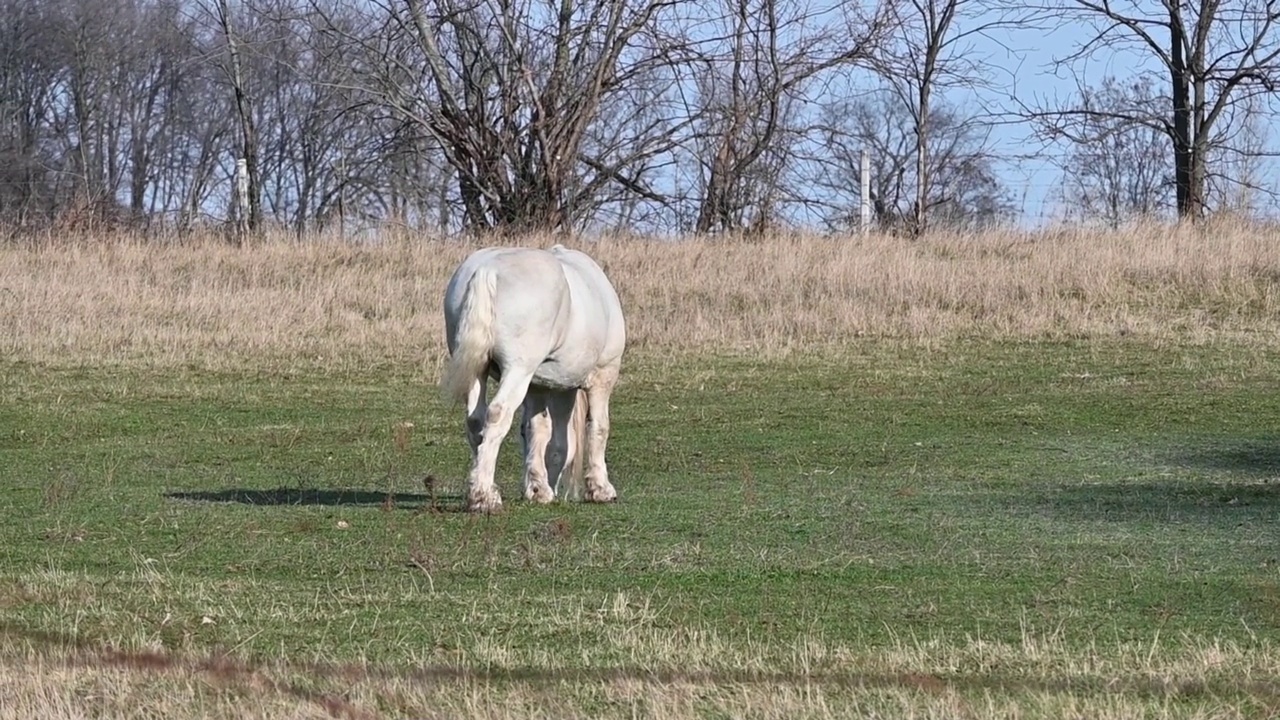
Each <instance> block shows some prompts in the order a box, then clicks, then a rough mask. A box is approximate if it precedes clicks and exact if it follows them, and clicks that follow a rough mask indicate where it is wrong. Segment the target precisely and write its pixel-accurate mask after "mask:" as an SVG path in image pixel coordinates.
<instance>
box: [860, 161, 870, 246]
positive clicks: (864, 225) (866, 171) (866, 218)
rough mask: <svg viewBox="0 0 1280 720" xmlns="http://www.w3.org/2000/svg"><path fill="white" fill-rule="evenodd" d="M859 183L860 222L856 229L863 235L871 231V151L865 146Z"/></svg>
mask: <svg viewBox="0 0 1280 720" xmlns="http://www.w3.org/2000/svg"><path fill="white" fill-rule="evenodd" d="M858 180H859V184H860V185H861V186H862V188H861V190H860V192H861V195H860V200H861V205H862V207H861V210H862V217H861V220H862V222H861V223H860V224H859V226H858V229H859V230H860V231H861V232H862V234H863V235H867V234H869V233H870V232H871V153H869V152H867V150H866V149H865V148H863V150H862V169H861V172H859V173H858Z"/></svg>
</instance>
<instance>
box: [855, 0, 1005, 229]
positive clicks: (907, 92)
mask: <svg viewBox="0 0 1280 720" xmlns="http://www.w3.org/2000/svg"><path fill="white" fill-rule="evenodd" d="M892 7H893V11H894V23H893V25H892V32H891V39H890V43H889V46H888V50H887V52H886V53H885V54H884V56H883V58H882V59H881V61H880V62H879V68H880V71H881V75H882V77H883V79H884V82H885V84H886V86H887V87H888V88H889V89H890V90H891V92H892V94H893V96H894V97H895V98H896V99H897V101H898V102H899V103H901V105H902V107H903V108H904V109H905V110H906V111H907V116H908V117H909V118H910V124H911V131H912V135H913V136H914V140H915V142H914V145H915V147H914V148H913V152H914V154H915V165H916V167H915V171H914V173H913V174H914V177H915V188H914V195H915V199H914V200H913V203H912V207H911V214H910V217H911V226H910V229H911V232H912V233H914V234H919V233H922V232H924V231H925V230H926V229H927V227H928V223H929V215H930V212H931V211H932V210H933V208H932V206H931V205H930V202H936V201H938V196H937V195H936V194H935V193H934V192H933V188H932V185H933V184H934V168H936V167H938V164H937V163H935V162H933V160H932V159H931V158H930V157H929V153H930V151H931V150H933V148H934V144H933V143H932V142H931V141H930V137H929V135H930V134H931V133H932V132H933V128H932V127H931V126H930V121H931V120H933V119H935V118H939V119H945V121H947V122H956V121H960V120H962V121H963V122H965V123H971V124H979V123H982V122H984V121H983V120H982V119H980V118H979V117H977V116H976V115H969V116H965V117H963V118H962V117H960V116H958V115H956V114H955V113H952V112H942V113H936V114H935V113H934V111H933V104H934V102H935V98H936V97H938V96H939V95H941V94H944V93H946V92H948V91H952V90H956V89H959V88H966V89H972V88H976V87H981V86H984V85H986V84H987V83H989V82H990V80H991V78H990V73H989V70H988V68H990V67H991V65H990V64H989V63H988V62H987V61H988V60H989V58H988V57H987V56H986V54H984V53H982V52H980V51H979V48H978V44H977V41H978V40H979V39H981V38H984V37H989V36H990V34H991V33H992V32H994V31H997V30H1001V29H1007V28H1014V27H1021V28H1025V27H1027V26H1028V25H1029V23H1030V19H1029V18H1028V17H1026V13H1025V12H1023V11H1021V10H1015V9H1012V8H1010V7H1008V6H1002V5H1000V4H997V3H996V2H995V0H906V1H905V2H902V3H898V4H895V5H893V6H892ZM947 131H948V132H951V133H953V135H955V134H959V135H964V136H965V137H967V138H969V139H972V138H975V137H978V136H980V135H983V134H985V132H984V131H983V130H982V129H980V128H978V129H975V130H974V131H973V132H963V133H957V132H956V128H948V129H947Z"/></svg>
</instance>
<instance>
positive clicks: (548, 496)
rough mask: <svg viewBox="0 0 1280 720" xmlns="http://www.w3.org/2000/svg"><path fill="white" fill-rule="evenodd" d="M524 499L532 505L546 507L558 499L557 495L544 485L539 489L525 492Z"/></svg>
mask: <svg viewBox="0 0 1280 720" xmlns="http://www.w3.org/2000/svg"><path fill="white" fill-rule="evenodd" d="M524 499H525V500H528V501H529V502H531V503H537V504H539V505H546V504H547V503H550V502H551V501H552V500H555V499H556V495H555V493H553V492H551V488H549V487H547V486H546V485H543V486H542V487H539V488H528V489H526V490H525V491H524Z"/></svg>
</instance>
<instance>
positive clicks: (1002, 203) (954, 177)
mask: <svg viewBox="0 0 1280 720" xmlns="http://www.w3.org/2000/svg"><path fill="white" fill-rule="evenodd" d="M931 108H932V109H931V111H930V112H931V113H932V114H931V116H930V117H929V118H927V119H926V122H927V124H928V126H929V128H930V132H929V134H928V136H927V137H928V143H929V145H928V147H927V148H926V151H925V152H924V153H923V156H924V157H925V158H926V159H927V162H928V164H927V165H926V166H925V168H924V170H925V172H926V173H928V175H929V176H930V178H932V180H931V182H930V183H929V184H928V185H927V186H926V187H927V189H928V192H929V193H930V194H929V195H928V196H926V197H925V198H924V202H923V203H921V202H920V200H919V197H918V196H917V195H916V193H917V192H919V187H920V183H919V181H918V178H916V173H917V172H919V167H920V166H919V163H918V158H919V157H920V156H921V154H920V153H919V152H918V150H917V148H916V143H917V141H918V138H919V136H918V135H917V134H916V132H915V128H916V121H915V120H916V119H915V117H914V114H913V112H912V111H911V110H910V109H909V108H907V107H905V106H904V105H903V103H902V102H901V101H900V99H899V97H898V96H897V95H896V94H895V93H893V92H892V91H882V92H879V93H876V94H875V95H873V96H871V97H869V98H842V99H840V100H837V101H834V102H832V103H830V104H829V105H828V106H827V107H826V108H825V109H824V111H823V122H822V127H823V133H822V142H821V143H820V145H819V148H818V149H817V151H816V155H815V157H814V158H813V159H812V160H811V163H810V164H811V165H813V166H814V167H815V168H816V170H815V171H814V172H813V173H812V175H813V177H814V186H815V188H816V189H818V190H819V191H820V192H821V194H822V195H823V196H824V197H825V200H824V204H825V212H824V213H823V216H824V220H825V223H826V225H827V226H828V227H831V228H835V229H847V228H850V227H854V226H856V225H857V224H858V211H859V205H860V202H861V198H860V197H858V195H857V188H858V187H859V186H860V183H861V155H862V151H863V150H867V151H868V152H869V155H870V161H871V178H870V180H869V182H870V184H871V204H872V211H873V214H874V218H875V222H876V225H877V226H879V227H880V228H881V229H884V230H889V231H895V232H897V231H902V232H907V233H911V234H914V233H915V232H916V228H917V225H916V209H917V208H918V207H920V206H921V205H922V204H923V205H924V206H926V207H929V208H930V210H931V215H932V220H931V222H932V225H933V226H934V227H949V228H961V227H980V226H986V225H991V224H995V223H999V222H1002V221H1005V220H1007V219H1009V218H1010V217H1011V216H1012V214H1013V207H1012V205H1011V203H1010V201H1009V197H1008V194H1007V193H1006V191H1005V189H1004V187H1003V186H1002V184H1001V182H1000V180H999V176H998V174H997V173H996V169H995V166H994V160H993V157H992V155H991V153H990V152H989V151H988V149H987V135H986V131H987V128H985V127H984V126H983V125H981V124H979V123H974V122H971V121H970V120H969V118H967V117H965V116H964V115H963V114H962V113H961V112H960V111H959V110H958V109H956V108H953V107H952V106H950V105H949V104H947V103H945V102H942V101H935V102H933V103H932V104H931Z"/></svg>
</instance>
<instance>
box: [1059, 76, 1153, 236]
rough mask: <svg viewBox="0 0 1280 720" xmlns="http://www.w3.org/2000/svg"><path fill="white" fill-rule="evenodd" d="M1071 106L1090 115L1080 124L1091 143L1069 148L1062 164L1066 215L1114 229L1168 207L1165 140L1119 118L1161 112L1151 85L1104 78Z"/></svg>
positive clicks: (1149, 129)
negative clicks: (1121, 224) (1100, 223)
mask: <svg viewBox="0 0 1280 720" xmlns="http://www.w3.org/2000/svg"><path fill="white" fill-rule="evenodd" d="M1077 102H1078V106H1079V107H1080V108H1082V109H1085V110H1092V111H1095V114H1094V115H1091V116H1085V117H1083V118H1082V123H1081V129H1082V131H1083V133H1084V134H1085V135H1087V136H1088V137H1090V138H1092V141H1091V142H1088V143H1074V144H1072V145H1071V146H1070V147H1069V148H1068V150H1067V154H1066V155H1065V156H1064V160H1063V163H1062V194H1063V200H1064V201H1065V203H1066V207H1067V208H1068V213H1069V214H1070V215H1073V216H1078V217H1080V218H1081V219H1098V220H1101V221H1102V222H1105V223H1106V224H1108V225H1110V226H1112V227H1115V226H1117V225H1119V224H1120V223H1122V222H1124V221H1125V220H1128V219H1130V218H1134V217H1145V216H1152V215H1155V214H1157V213H1158V212H1160V211H1161V210H1164V209H1166V208H1168V207H1170V206H1171V204H1172V203H1171V201H1172V199H1173V198H1172V191H1173V177H1172V170H1173V166H1172V164H1171V163H1170V162H1169V157H1168V155H1167V154H1166V153H1165V152H1164V150H1165V148H1166V146H1167V139H1166V138H1165V136H1164V134H1163V133H1162V132H1161V131H1160V130H1159V129H1158V128H1157V127H1155V126H1153V124H1150V123H1148V124H1135V123H1132V122H1128V121H1127V120H1126V119H1125V118H1126V117H1158V116H1159V115H1160V114H1161V113H1162V112H1163V107H1164V105H1163V103H1162V102H1161V98H1160V97H1158V96H1157V95H1156V93H1155V89H1154V88H1153V87H1152V86H1151V81H1150V80H1149V79H1144V80H1138V81H1134V82H1130V83H1127V84H1126V83H1120V82H1119V81H1117V80H1116V79H1115V78H1111V77H1108V78H1104V79H1103V81H1102V84H1101V85H1100V86H1099V87H1098V88H1097V89H1096V90H1086V91H1084V92H1082V94H1081V97H1080V98H1079V100H1078V101H1077Z"/></svg>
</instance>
